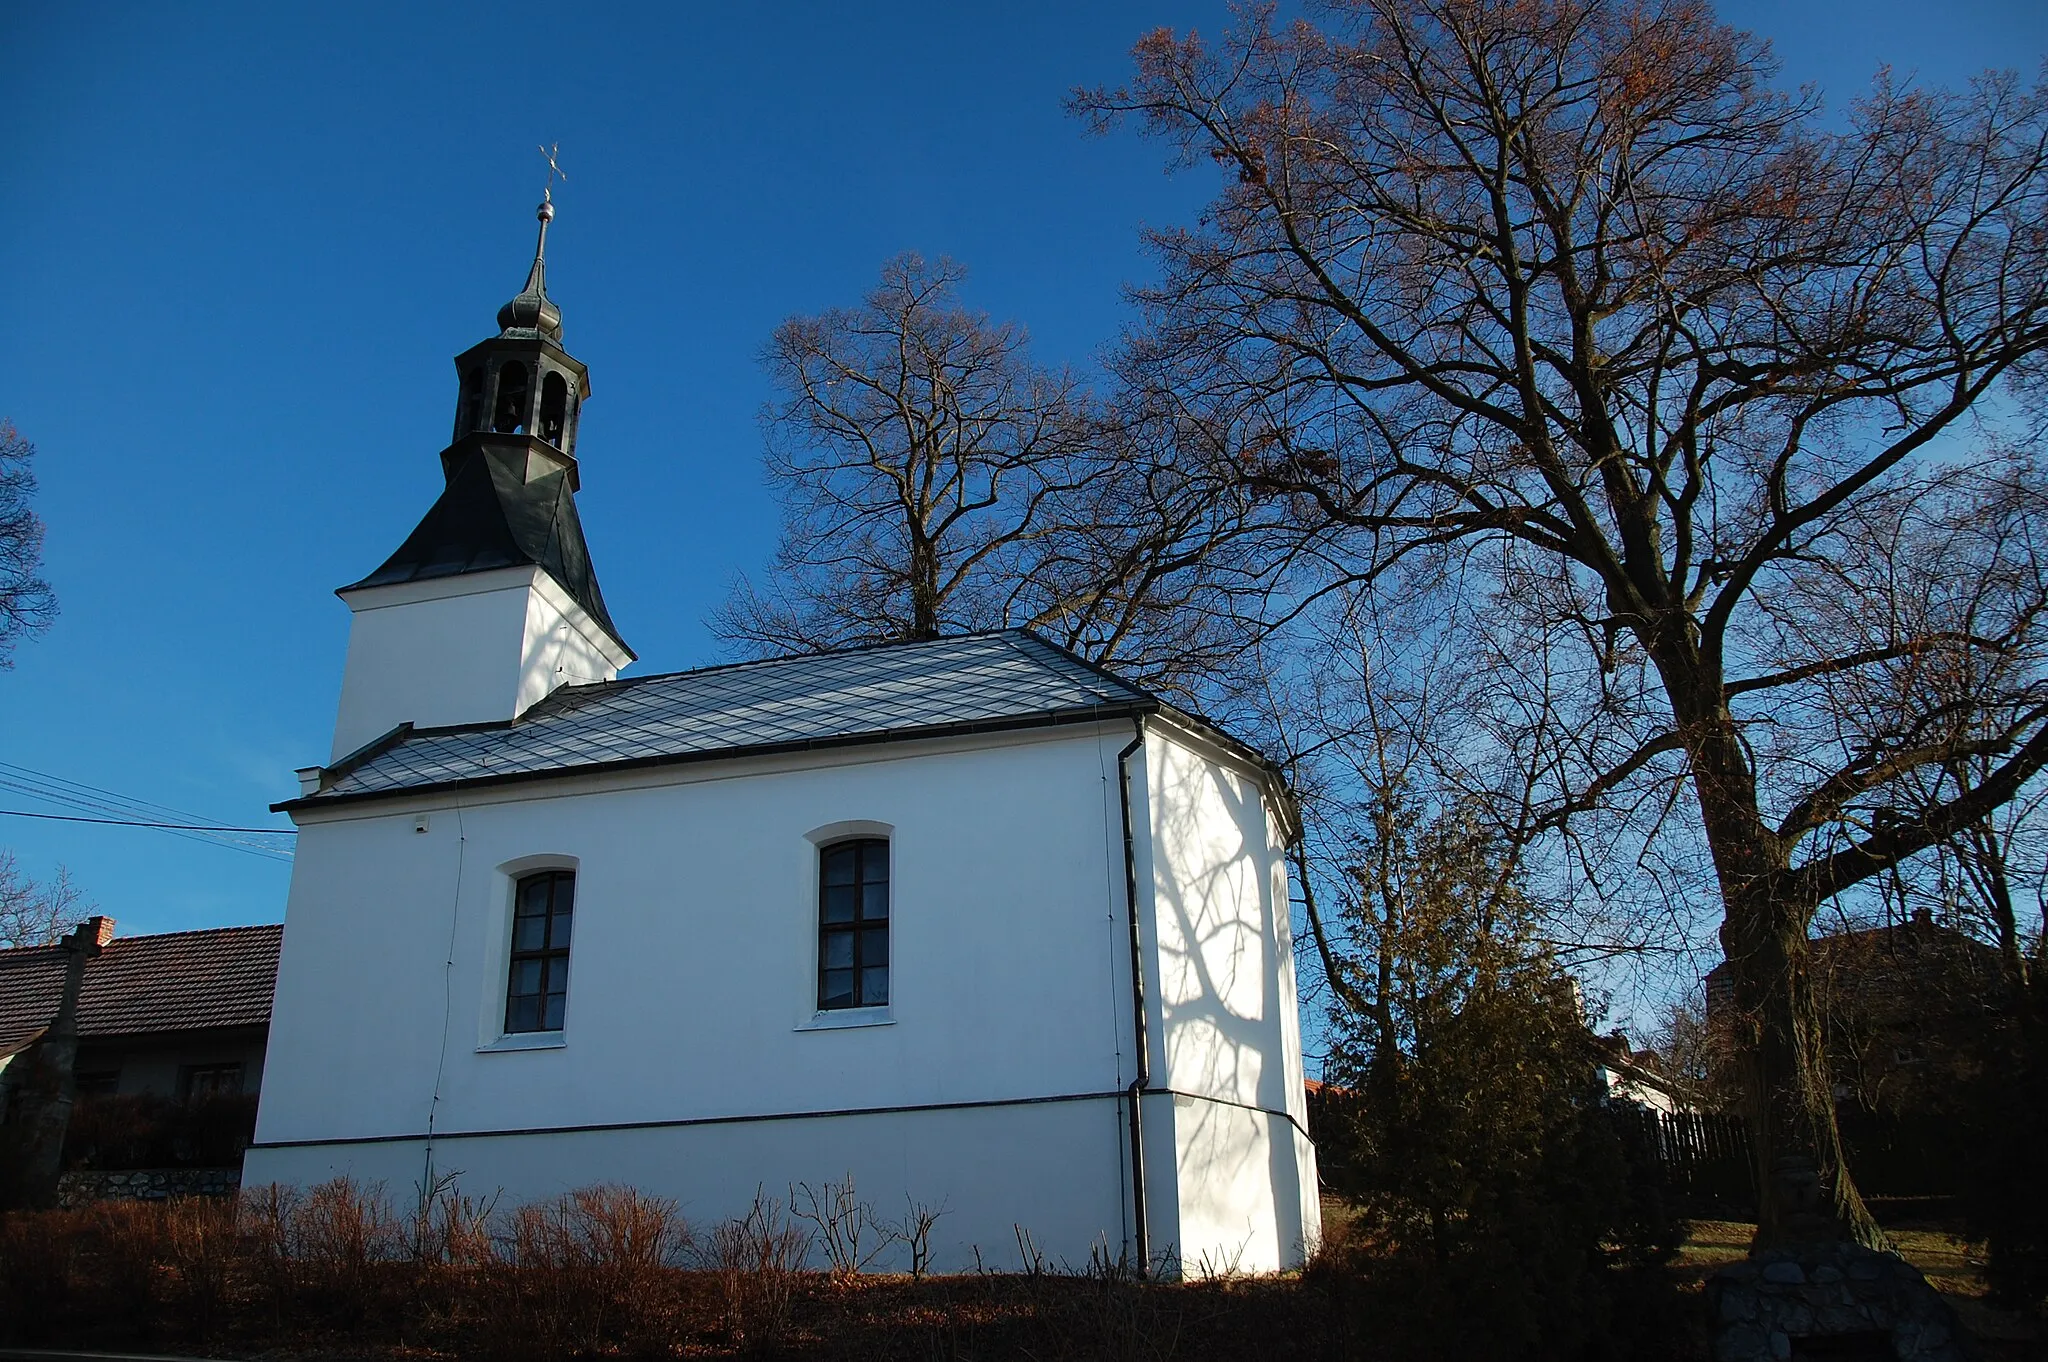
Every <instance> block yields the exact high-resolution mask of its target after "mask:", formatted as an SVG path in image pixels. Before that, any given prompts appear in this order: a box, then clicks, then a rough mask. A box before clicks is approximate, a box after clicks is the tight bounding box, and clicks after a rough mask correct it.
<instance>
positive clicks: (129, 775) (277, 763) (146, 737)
mask: <svg viewBox="0 0 2048 1362" xmlns="http://www.w3.org/2000/svg"><path fill="white" fill-rule="evenodd" d="M1723 14H1724V16H1725V17H1727V18H1728V19H1729V20H1731V21H1732V22H1735V23H1738V24H1741V25H1743V26H1745V27H1749V28H1752V29H1754V30H1756V31H1758V32H1759V33H1762V34H1764V35H1766V36H1769V37H1770V38H1772V39H1773V40H1774V42H1775V44H1776V46H1777V49H1778V52H1779V54H1780V56H1781V57H1782V59H1783V61H1784V64H1785V79H1786V80H1787V81H1788V82H1790V83H1795V84H1796V83H1801V82H1806V81H1812V82H1816V83H1818V84H1819V85H1820V86H1821V87H1822V88H1823V89H1824V90H1825V91H1826V92H1827V93H1828V94H1829V95H1830V97H1831V98H1832V99H1833V100H1835V101H1836V102H1839V101H1840V100H1841V99H1843V98H1845V97H1848V96H1851V95H1853V94H1854V93H1856V92H1857V91H1859V90H1861V89H1863V88H1865V87H1866V86H1867V84H1868V82H1869V79H1870V77H1871V75H1872V73H1873V72H1874V71H1875V70H1876V68H1877V67H1878V66H1879V65H1880V64H1881V63H1885V62H1889V63H1891V64H1892V65H1894V66H1895V67H1897V68H1898V69H1899V70H1901V71H1908V72H1913V73H1916V74H1917V76H1918V77H1919V78H1920V79H1921V80H1923V81H1925V82H1928V83H1934V84H1943V83H1958V82H1960V81H1962V80H1964V79H1966V78H1967V77H1968V76H1970V75H1971V74H1973V73H1975V72H1977V71H1979V70H1982V69H1984V68H1985V67H1987V66H2016V67H2018V68H2020V69H2021V71H2022V72H2023V74H2026V75H2029V76H2031V75H2032V73H2033V72H2034V70H2035V69H2036V67H2037V66H2038V64H2039V62H2040V61H2041V60H2042V57H2043V54H2044V53H2048V6H2043V5H2040V4H2038V3H2028V2H2027V0H1963V2H1962V3H1950V4H1947V5H1942V6H1933V5H1927V4H1913V5H1908V4H1901V3H1895V2H1894V0H1873V2H1871V3H1858V4H1848V3H1838V2H1837V0H1826V2H1825V3H1822V2H1819V0H1816V2H1815V3H1809V4H1803V5H1798V6H1794V7H1786V6H1771V5H1766V4H1761V3H1753V2H1752V3H1744V4H1741V5H1731V6H1727V7H1724V9H1723ZM1222 15H1223V9H1222V7H1221V6H1220V5H1215V4H1209V3H1197V2H1196V0H1131V3H1095V4H1085V3H1083V4H1070V3H1052V2H1049V0H1040V2H1039V3H1034V4H1031V5H1017V6H1007V7H1003V9H1002V10H1001V11H998V10H997V8H996V7H994V6H981V5H963V4H951V5H946V4H936V3H934V4H897V5H825V4H785V5H773V6H771V5H756V6H724V7H717V8H716V9H714V8H713V7H711V6H699V5H690V6H684V5H644V6H579V7H575V8H573V9H572V8H569V7H563V6H540V5H530V4H524V3H510V2H505V3H494V4H492V5H490V6H488V7H486V6H472V7H460V8H457V7H448V6H433V7H428V6H419V5H389V6H385V5H374V4H352V5H329V6H306V5H277V4H261V5H257V4H250V5H245V6H237V5H213V6H198V5H193V6H136V5H119V6H116V5H94V4H65V5H12V6H7V7H5V8H0V130H4V131H5V134H6V136H5V140H4V148H5V157H6V159H5V161H4V162H0V174H4V176H5V190H6V193H5V197H4V199H0V278H4V280H5V289H4V293H0V298H4V307H5V308H6V311H7V314H8V315H7V317H6V319H5V322H4V324H0V416H7V417H11V418H12V419H13V420H14V421H15V423H16V424H17V425H18V426H19V427H20V428H21V430H22V431H23V432H24V433H25V434H26V435H28V436H29V437H30V438H31V439H33V440H35V441H36V442H37V444H38V445H39V446H40V450H41V457H40V461H39V472H40V476H41V479H42V484H43V485H42V491H41V493H40V495H39V498H38V506H39V509H40V511H41V513H42V514H43V516H44V518H45V519H46V520H47V522H48V524H49V541H48V544H47V547H46V566H47V575H48V576H49V578H50V579H51V581H52V582H53V583H54V584H55V586H56V587H57V590H58V592H59V594H60V597H61V600H62V605H63V615H62V617H61V619H60V620H59V622H58V624H57V626H56V628H55V629H53V630H51V631H50V632H49V633H48V634H46V635H44V636H43V637H41V638H40V639H37V640H34V641H32V642H31V643H29V644H27V645H26V646H25V647H23V648H22V649H21V650H19V652H18V654H17V658H16V667H15V669H14V670H12V671H10V672H0V762H7V763H12V764H14V765H16V766H21V767H28V768H32V769H35V770H39V771H44V772H50V773H53V774H56V775H59V776H62V777H65V778H68V779H71V780H75V781H82V782H86V783H88V784H91V785H94V786H99V787H104V788H107V789H111V790H115V791H118V792H120V793H122V794H124V795H128V796H131V797H135V798H139V799H145V800H148V801H151V802H154V803H157V804H162V805H167V806H171V807H174V808H178V809H182V810H190V811H192V812H195V813H198V814H202V815H204V816H205V817H207V818H209V819H216V820H221V821H224V822H228V823H234V824H277V825H281V826H282V825H284V820H283V819H281V818H277V817H276V816H274V815H271V814H269V813H268V812H267V811H266V806H267V805H268V804H269V803H270V802H271V801H273V800H276V799H281V798H285V797H287V796H288V795H289V794H291V793H292V792H293V790H294V788H295V787H294V784H293V781H292V776H291V772H292V768H294V767H296V766H301V765H306V764H309V763H311V762H314V761H317V760H319V759H321V758H322V757H323V756H324V754H325V753H326V750H327V743H328V739H329V736H330V734H331V732H332V727H333V719H334V704H335V699H336V696H337V693H338V690H339V686H340V678H341V662H342V655H343V650H344V646H345V642H346V637H347V611H346V610H345V609H344V608H343V607H342V605H341V604H340V603H339V602H338V601H336V600H335V599H334V597H333V596H332V595H331V594H330V593H331V592H332V590H333V588H334V587H336V586H337V585H340V584H341V583H343V582H347V581H352V580H354V579H356V578H357V577H360V576H361V575H363V574H364V573H365V572H367V571H368V570H369V569H370V568H372V567H374V566H376V565H377V563H379V562H380V561H382V559H383V558H384V557H385V556H386V555H387V554H388V553H389V552H390V551H391V550H392V549H393V548H395V547H396V546H397V545H398V543H399V541H400V540H401V539H402V538H403V537H404V535H405V534H406V532H407V531H408V530H410V529H411V527H412V526H413V524H414V523H415V521H416V520H417V519H418V517H419V515H420V514H421V513H422V512H423V511H424V510H425V509H426V507H427V506H428V505H429V504H430V503H431V501H432V499H433V497H434V495H435V493H436V491H437V490H438V486H439V473H438V464H437V461H436V459H435V455H436V453H437V452H438V451H439V449H440V448H441V445H442V444H443V442H444V440H445V436H446V432H447V429H448V425H449V421H450V419H451V414H452V411H453V405H452V404H453V402H454V400H455V384H454V370H453V366H452V365H451V363H450V359H451V357H452V356H454V355H455V354H456V353H458V352H460V351H461V350H463V349H465V348H466V347H467V346H469V345H470V344H472V343H474V342H475V341H477V340H479V339H481V338H483V337H484V336H486V335H488V334H490V333H491V332H492V331H493V330H495V325H494V322H493V317H494V315H495V313H496V310H497V307H498V305H499V304H500V303H502V302H503V301H504V300H505V299H506V298H508V297H510V296H511V295H512V294H513V293H514V292H516V291H517V289H518V287H519V285H520V283H521V281H522V280H523V279H524V276H525V269H526V264H527V261H528V259H529V253H530V251H531V248H532V232H533V225H534V224H533V215H532V210H533V204H534V202H535V200H536V198H537V196H538V190H539V187H540V183H541V172H542V169H543V167H542V164H541V162H540V160H539V158H538V156H537V155H536V153H535V151H534V144H535V143H536V142H540V141H549V142H555V141H559V142H560V144H561V147H562V163H563V167H564V169H566V170H567V171H568V174H569V181H568V184H567V185H566V186H564V187H562V188H560V189H559V190H558V192H557V195H556V198H557V203H558V205H559V207H560V210H561V216H560V217H559V218H558V219H557V221H556V223H555V227H554V230H553V232H552V233H551V237H550V262H549V263H550V269H549V283H550V289H551V292H552V293H553V295H554V297H555V298H556V299H557V301H558V302H559V303H560V304H561V306H562V309H563V313H564V322H565V333H566V341H567V344H568V347H569V349H570V350H571V351H572V353H574V354H576V355H577V356H578V357H579V358H581V359H583V360H584V361H585V362H586V363H588V364H589V365H590V369H591V379H592V387H593V390H594V392H593V398H592V401H591V403H590V405H589V407H588V408H587V409H586V411H585V414H584V423H583V430H582V435H581V449H580V451H579V453H580V454H581V456H582V462H583V476H584V490H583V493H582V495H581V497H580V502H581V506H582V510H583V517H584V523H585V525H586V527H587V529H588V532H589V536H590V541H591V545H592V553H593V556H594V558H595V561H596V564H597V567H598V570H599V573H600V576H601V579H602V581H603V583H604V587H605V593H606V596H607V598H608V600H609V602H610V604H611V607H612V611H613V614H614V615H615V617H616V618H617V619H618V620H619V622H620V625H621V627H622V628H623V629H624V630H625V632H626V634H627V637H628V640H629V641H630V642H631V643H632V644H633V645H634V646H635V648H636V649H637V650H638V651H639V652H640V654H641V656H642V658H643V659H644V661H643V662H642V664H641V665H640V667H639V668H638V670H641V671H666V670H672V669H675V668H680V667H687V666H694V665H698V664H701V663H705V662H710V661H716V660H719V657H720V654H719V651H718V647H717V644H716V642H715V641H714V640H713V639H712V638H711V636H710V635H709V634H708V633H707V632H706V630H705V628H704V626H703V620H704V618H705V616H706V615H707V614H708V613H709V612H710V611H711V610H712V609H713V608H714V607H715V606H716V605H717V604H718V603H719V602H720V601H721V600H722V599H723V598H724V596H725V594H726V592H727V590H728V588H729V586H730V583H731V581H732V578H733V576H734V574H735V573H736V572H739V571H741V570H747V569H758V568H759V566H760V565H761V564H762V563H763V561H764V560H765V559H766V557H767V555H768V554H769V552H770V551H771V549H772V547H773V542H774V531H775V508H774V505H773V503H772V502H771V500H770V499H769V495H768V492H767V489H766V488H765V487H764V485H763V484H762V481H761V475H760V465H759V451H760V442H759V435H758V431H757V428H756V425H755V413H756V412H757V411H758V409H759V407H760V405H761V403H762V402H763V400H764V399H765V398H766V396H767V392H766V388H765V386H764V384H763V381H762V378H761V375H760V371H759V367H758V365H757V363H756V357H757V355H758V353H759V351H760V348H761V345H762V343H763V341H764V340H765V339H766V337H767V335H768V333H769V331H770V329H771V328H772V327H773V326H774V325H775V323H776V322H777V321H779V320H781V319H782V318H783V317H785V316H788V315H790V314H791V313H794V312H801V311H814V310H817V309H819V308H823V307H827V306H832V305H836V304H840V303H845V302H849V301H851V300H853V299H854V298H856V297H857V296H858V295H859V293H860V292H861V291H862V290H863V289H864V288H865V287H866V286H867V285H868V284H869V283H870V282H871V281H872V279H873V278H874V275H875V272H876V270H877V267H878V266H879V265H880V263H881V262H882V261H883V260H884V259H885V258H887V257H888V256H890V255H892V254H894V253H896V252H898V251H903V250H911V249H915V250H919V251H922V252H924V253H925V254H927V255H934V256H935V255H941V254H946V255H952V256H954V257H955V258H957V259H959V260H962V261H964V262H966V263H967V264H968V265H969V267H970V268H971V269H972V271H973V275H972V278H971V280H970V282H969V286H968V296H969V299H970V301H972V302H974V303H976V304H977V305H979V306H982V307H985V308H987V309H988V310H989V311H991V312H993V313H995V314H996V315H998V316H1005V317H1014V318H1016V319H1018V320H1020V321H1022V322H1024V323H1025V324H1027V325H1028V326H1029V327H1030V329H1031V331H1032V334H1033V336H1034V338H1035V344H1036V348H1037V350H1038V353H1039V356H1040V357H1041V358H1042V359H1047V360H1068V361H1071V362H1074V363H1076V364H1082V365H1086V364H1088V363H1089V362H1091V360H1092V358H1093V357H1094V356H1095V355H1096V354H1097V352H1098V351H1099V350H1100V349H1101V347H1102V346H1103V345H1105V344H1106V343H1107V342H1108V341H1109V340H1110V339H1111V338H1112V337H1113V336H1114V335H1115V333H1116V330H1117V327H1118V326H1119V325H1120V323H1121V321H1122V320H1123V311H1122V308H1121V304H1120V301H1119V289H1120V288H1121V286H1122V285H1124V284H1125V283H1127V282H1131V281H1136V280H1142V279H1144V278H1145V277H1146V276H1147V274H1148V271H1149V265H1148V262H1147V260H1146V258H1145V256H1144V254H1143V252H1142V250H1141V249H1140V246H1139V240H1138V232H1139V229H1140V227H1141V225H1142V224H1145V223H1148V222H1151V223H1168V222H1175V221H1183V220H1186V219H1188V218H1189V217H1191V216H1192V215H1193V214H1194V213H1195V212H1197V211H1198V210H1199V207H1200V205H1201V203H1202V202H1203V201H1204V200H1205V199H1206V197H1207V196H1208V193H1209V191H1210V188H1211V185H1212V177H1211V174H1210V173H1209V172H1207V171H1206V170H1205V171H1201V172H1189V173H1186V174H1183V175H1180V176H1175V177H1169V176H1167V175H1165V174H1164V173H1163V171H1162V164H1163V162H1162V156H1161V150H1160V148H1159V147H1157V146H1154V145H1148V144H1146V143H1144V142H1143V141H1141V140H1139V139H1138V138H1136V137H1135V136H1132V135H1120V136H1114V137H1111V138H1107V139H1103V138H1091V137H1088V136H1085V135H1084V134H1083V132H1082V130H1081V128H1080V127H1079V126H1078V125H1077V124H1076V123H1074V122H1073V121H1072V120H1070V119H1068V118H1067V117H1066V116H1065V115H1063V114H1062V112H1061V110H1060V101H1061V98H1062V95H1063V93H1064V92H1065V91H1066V90H1067V89H1068V88H1069V87H1071V86H1073V85H1076V84H1093V83H1097V82H1103V81H1112V82H1113V81H1115V80H1117V79H1119V78H1120V77H1121V76H1122V74H1123V72H1124V70H1125V69H1126V61H1127V58H1126V53H1127V51H1128V49H1129V47H1130V44H1131V43H1132V41H1133V40H1135V39H1136V38H1137V37H1138V36H1139V35H1140V34H1142V33H1144V32H1145V31H1147V30H1149V29H1151V28H1153V27H1156V26H1158V25H1161V24H1169V25H1173V26H1176V27H1181V28H1185V27H1189V26H1193V27H1197V28H1201V29H1204V30H1213V29H1215V28H1216V27H1218V25H1219V21H1220V19H1221V17H1222ZM48 807H50V806H48V805H43V804H38V803H35V802H33V801H30V800H28V799H27V798H26V797H25V796H19V795H15V794H10V793H7V792H5V791H0V808H11V809H21V808H48ZM0 847H9V848H12V849H13V850H14V851H15V852H16V854H17V855H18V856H19V857H20V859H21V862H22V864H23V866H24V868H25V869H27V870H28V871H30V872H31V873H33V874H35V875H38V876H44V875H48V874H50V873H51V872H52V871H53V870H54V869H55V867H56V866H57V865H59V864H60V863H61V864H64V865H67V866H69V867H70V869H71V871H72V873H73V875H74V877H75V878H76V880H77V881H78V883H79V884H80V886H81V887H82V888H83V889H84V890H85V891H86V893H87V894H88V895H89V896H90V897H91V898H92V899H93V900H94V901H95V902H96V903H97V904H98V906H99V907H100V909H101V910H102V911H104V912H107V913H109V914H111V915H113V916H114V917H116V918H118V919H120V922H121V930H122V931H123V932H124V933H125V932H135V931H169V930H176V929H180V928H185V927H196V926H209V925H216V924H226V923H243V922H260V921H274V920H277V919H278V918H280V917H281V916H282V914H283V910H284V898H285V889H286V884H287V879H288V874H289V867H288V866H287V865H286V864H285V863H284V862H282V861H278V860H274V859H265V858H261V857H258V856H254V855H248V854H243V853H238V852H234V851H230V850H226V849H222V848H220V847H216V846H212V845H206V844H200V843H194V842H191V841H187V840H180V839H176V838H173V837H170V836H167V835H165V834H162V833H155V832H146V831H140V830H133V829H118V828H99V827H85V826H79V825H65V824H55V823H38V822H32V821H29V820H24V819H16V818H0Z"/></svg>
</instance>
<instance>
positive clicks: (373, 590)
mask: <svg viewBox="0 0 2048 1362" xmlns="http://www.w3.org/2000/svg"><path fill="white" fill-rule="evenodd" d="M344 599H346V601H347V602H348V606H349V609H350V610H351V611H352V612H353V615H352V617H351V619H350V621H349V639H348V662H347V665H346V668H345V670H344V671H343V673H342V683H341V705H340V709H339V713H338V714H337V716H336V720H335V728H334V746H333V752H332V755H331V756H330V757H329V760H330V761H334V760H338V759H340V758H341V757H344V756H346V755H348V754H349V753H350V752H353V751H355V750H356V749H357V748H359V747H361V746H362V745H363V744H364V743H366V742H370V741H371V740H373V739H375V738H378V737H381V736H382V735H383V734H385V733H388V732H389V731H390V730H391V729H393V728H395V727H396V726H397V725H399V724H401V723H405V722H408V721H409V722H411V723H413V724H414V725H416V726H418V727H421V728H431V727H438V726H441V725H446V724H466V723H486V722H492V721H497V722H503V721H505V720H509V719H512V718H514V717H516V716H517V715H519V714H521V713H523V712H525V710H526V709H527V708H528V707H529V706H531V705H532V704H534V703H535V702H536V701H538V700H540V699H543V698H544V697H546V696H547V695H548V694H549V693H550V692H551V691H553V690H554V689H555V688H556V687H557V686H561V685H565V684H573V683H582V682H589V681H609V680H611V679H612V678H613V677H615V676H617V675H618V672H619V669H620V668H621V667H622V666H624V665H625V664H626V662H627V661H628V655H627V654H626V652H625V650H624V649H623V648H622V647H621V646H620V645H619V644H618V642H617V641H616V640H614V639H611V638H609V637H607V636H606V635H605V633H604V631H603V630H602V629H600V628H598V627H597V625H596V624H594V623H593V622H592V621H591V620H590V618H589V616H588V615H587V614H586V613H585V612H584V610H583V608H582V607H581V606H579V605H577V604H576V602H575V601H574V600H573V599H571V598H570V596H569V595H568V593H567V592H565V591H563V590H562V588H561V587H560V586H559V585H558V584H557V583H556V582H555V580H554V579H553V578H552V577H550V576H548V574H547V573H546V572H544V571H542V570H541V569H539V568H535V567H522V568H503V569H500V570H497V571H493V572H474V573H464V574H461V575H459V576H454V577H439V578H435V579H433V580H430V581H425V582H403V583H399V584H396V585H392V586H380V587H369V588H365V589H364V590H361V591H351V592H349V593H348V595H347V596H346V597H345V598H344Z"/></svg>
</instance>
